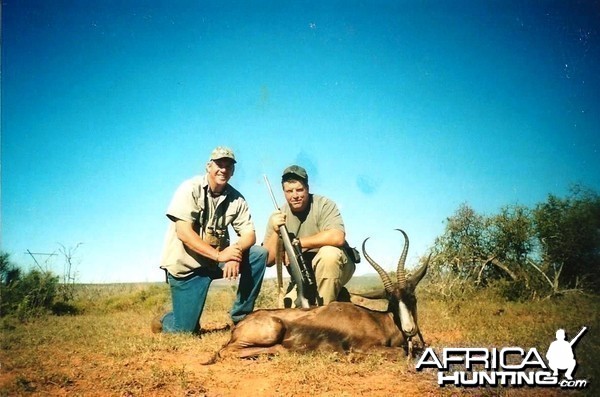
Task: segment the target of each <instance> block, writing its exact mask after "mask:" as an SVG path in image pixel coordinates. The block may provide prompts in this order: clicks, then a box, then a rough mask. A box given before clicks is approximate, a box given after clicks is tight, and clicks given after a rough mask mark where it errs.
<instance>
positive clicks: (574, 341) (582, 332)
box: [569, 327, 587, 346]
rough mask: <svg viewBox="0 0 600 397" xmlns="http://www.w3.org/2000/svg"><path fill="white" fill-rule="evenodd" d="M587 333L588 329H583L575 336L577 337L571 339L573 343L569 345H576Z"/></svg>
mask: <svg viewBox="0 0 600 397" xmlns="http://www.w3.org/2000/svg"><path fill="white" fill-rule="evenodd" d="M585 331H587V327H583V328H581V331H579V333H578V334H577V335H575V337H574V338H573V339H571V342H569V345H571V346H573V345H574V344H575V343H577V341H578V340H579V338H581V335H583V334H584V333H585Z"/></svg>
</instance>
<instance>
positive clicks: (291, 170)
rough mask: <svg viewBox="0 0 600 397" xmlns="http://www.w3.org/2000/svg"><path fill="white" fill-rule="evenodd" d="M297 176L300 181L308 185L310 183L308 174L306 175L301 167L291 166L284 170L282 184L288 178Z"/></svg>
mask: <svg viewBox="0 0 600 397" xmlns="http://www.w3.org/2000/svg"><path fill="white" fill-rule="evenodd" d="M292 175H293V176H297V177H299V178H300V179H302V180H304V181H305V182H306V183H308V174H307V173H306V170H305V169H304V168H302V167H300V166H299V165H290V166H289V167H287V168H286V169H285V170H283V175H282V176H281V182H284V181H285V180H286V179H288V178H286V177H287V176H292Z"/></svg>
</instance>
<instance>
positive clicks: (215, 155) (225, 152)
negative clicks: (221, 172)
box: [209, 146, 236, 163]
mask: <svg viewBox="0 0 600 397" xmlns="http://www.w3.org/2000/svg"><path fill="white" fill-rule="evenodd" d="M219 159H231V160H232V161H233V162H234V163H235V162H236V161H235V154H233V150H231V149H229V148H228V147H226V146H217V147H216V148H215V150H213V151H212V153H211V154H210V159H209V160H219Z"/></svg>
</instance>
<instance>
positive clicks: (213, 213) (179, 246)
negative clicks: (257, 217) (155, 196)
mask: <svg viewBox="0 0 600 397" xmlns="http://www.w3.org/2000/svg"><path fill="white" fill-rule="evenodd" d="M208 189H209V188H208V179H207V175H204V176H196V177H194V178H191V179H188V180H187V181H185V182H183V183H182V184H181V185H180V186H179V188H177V190H176V191H175V194H174V195H173V199H172V200H171V203H170V204H169V207H168V208H167V213H166V215H167V217H168V218H169V219H170V220H171V222H170V223H169V227H168V229H167V233H166V236H165V242H164V249H163V255H162V259H161V262H160V267H161V268H163V269H167V270H168V271H169V273H171V274H172V275H173V276H175V277H186V276H189V275H191V274H192V273H193V272H194V270H196V269H198V268H200V267H202V266H211V265H215V262H214V261H213V260H211V259H210V258H207V257H204V256H202V255H200V254H198V253H196V252H195V251H193V250H191V249H190V248H188V247H186V246H185V245H184V244H183V242H181V240H180V239H179V238H178V237H177V232H176V229H175V222H176V221H177V220H183V221H186V222H190V223H192V225H193V229H194V231H196V233H198V235H199V236H200V237H204V231H205V229H206V227H207V226H208V227H213V228H215V229H220V230H222V231H223V232H224V233H225V236H226V238H227V240H229V231H228V226H231V227H232V228H233V230H234V231H235V232H236V234H237V235H238V236H240V235H241V234H242V233H245V232H254V223H253V221H252V218H251V216H250V210H249V208H248V203H247V202H246V200H245V199H244V197H243V196H242V195H241V193H240V192H238V191H237V190H236V189H234V188H233V187H232V186H230V185H227V187H226V188H225V190H224V191H223V193H222V194H221V195H220V196H219V197H218V198H212V197H211V196H210V195H207V192H208ZM205 203H206V204H207V208H205ZM204 211H206V213H205V212H204ZM204 220H206V225H202V222H203V221H204Z"/></svg>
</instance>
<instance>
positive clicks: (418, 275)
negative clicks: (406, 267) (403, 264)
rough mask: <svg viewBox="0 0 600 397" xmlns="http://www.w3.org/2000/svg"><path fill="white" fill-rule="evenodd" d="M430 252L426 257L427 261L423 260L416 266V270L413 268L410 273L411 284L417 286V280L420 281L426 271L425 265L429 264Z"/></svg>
mask: <svg viewBox="0 0 600 397" xmlns="http://www.w3.org/2000/svg"><path fill="white" fill-rule="evenodd" d="M431 255H432V253H431V254H429V256H428V257H427V261H425V263H424V264H423V265H422V266H421V267H420V268H418V269H417V270H415V272H414V273H413V274H411V275H410V283H411V284H412V285H413V286H415V287H416V286H417V284H419V281H421V279H422V278H423V277H424V276H425V273H427V267H428V266H429V261H430V260H431Z"/></svg>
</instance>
